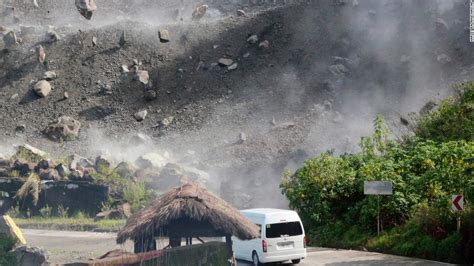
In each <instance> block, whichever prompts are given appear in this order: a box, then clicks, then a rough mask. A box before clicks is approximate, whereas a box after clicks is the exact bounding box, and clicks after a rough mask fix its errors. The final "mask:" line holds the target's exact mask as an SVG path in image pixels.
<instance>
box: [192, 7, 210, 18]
mask: <svg viewBox="0 0 474 266" xmlns="http://www.w3.org/2000/svg"><path fill="white" fill-rule="evenodd" d="M208 8H209V6H208V5H200V6H198V7H197V8H196V9H195V10H194V12H193V14H192V18H193V19H195V20H197V19H200V18H202V17H204V15H205V14H206V12H207V9H208Z"/></svg>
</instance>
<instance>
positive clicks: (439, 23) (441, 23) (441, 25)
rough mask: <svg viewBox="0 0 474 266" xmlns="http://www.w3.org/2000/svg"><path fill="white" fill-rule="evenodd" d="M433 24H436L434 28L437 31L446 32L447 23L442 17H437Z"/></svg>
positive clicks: (447, 29) (447, 28)
mask: <svg viewBox="0 0 474 266" xmlns="http://www.w3.org/2000/svg"><path fill="white" fill-rule="evenodd" d="M435 25H436V30H437V31H439V32H442V33H446V32H448V31H449V26H448V23H447V22H446V21H445V20H444V19H442V18H437V19H436V22H435Z"/></svg>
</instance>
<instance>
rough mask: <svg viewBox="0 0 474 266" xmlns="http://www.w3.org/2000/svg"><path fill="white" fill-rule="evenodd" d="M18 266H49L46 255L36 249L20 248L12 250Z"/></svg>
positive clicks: (43, 251)
mask: <svg viewBox="0 0 474 266" xmlns="http://www.w3.org/2000/svg"><path fill="white" fill-rule="evenodd" d="M13 253H14V254H15V256H16V261H17V265H18V266H43V265H49V263H48V257H49V255H48V253H47V252H46V250H44V249H42V248H38V247H29V246H20V247H17V248H16V249H14V250H13Z"/></svg>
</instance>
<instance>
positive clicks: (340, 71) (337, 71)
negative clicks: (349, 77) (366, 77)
mask: <svg viewBox="0 0 474 266" xmlns="http://www.w3.org/2000/svg"><path fill="white" fill-rule="evenodd" d="M328 68H329V72H331V74H333V75H334V76H341V75H344V74H346V73H349V69H348V68H347V67H346V66H344V65H343V64H335V65H331V66H329V67H328Z"/></svg>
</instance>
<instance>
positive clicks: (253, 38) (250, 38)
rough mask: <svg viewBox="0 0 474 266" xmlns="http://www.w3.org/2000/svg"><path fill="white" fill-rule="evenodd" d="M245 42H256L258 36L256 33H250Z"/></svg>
mask: <svg viewBox="0 0 474 266" xmlns="http://www.w3.org/2000/svg"><path fill="white" fill-rule="evenodd" d="M247 42H248V43H251V44H255V43H257V42H258V36H257V35H255V34H254V35H251V36H250V37H248V38H247Z"/></svg>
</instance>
